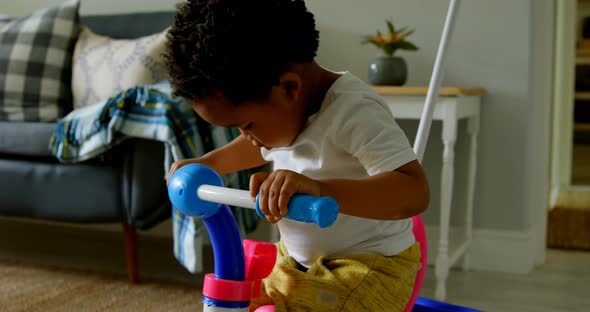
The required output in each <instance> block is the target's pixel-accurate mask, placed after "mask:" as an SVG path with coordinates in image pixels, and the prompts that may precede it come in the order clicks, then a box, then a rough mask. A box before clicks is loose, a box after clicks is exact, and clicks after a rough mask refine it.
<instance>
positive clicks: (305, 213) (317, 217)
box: [256, 195, 340, 228]
mask: <svg viewBox="0 0 590 312" xmlns="http://www.w3.org/2000/svg"><path fill="white" fill-rule="evenodd" d="M258 197H259V196H258V195H257V196H256V213H258V215H259V216H261V217H264V214H263V213H262V211H260V207H259V206H258ZM339 210H340V209H339V207H338V203H337V202H336V201H335V200H334V199H333V198H332V197H328V196H326V197H315V196H311V195H294V196H293V197H291V200H290V201H289V204H288V211H287V215H285V217H286V218H288V219H291V220H295V221H301V222H306V223H315V224H317V225H318V226H319V227H320V228H325V227H328V226H330V225H332V224H333V223H334V222H335V221H336V219H337V218H338V212H339Z"/></svg>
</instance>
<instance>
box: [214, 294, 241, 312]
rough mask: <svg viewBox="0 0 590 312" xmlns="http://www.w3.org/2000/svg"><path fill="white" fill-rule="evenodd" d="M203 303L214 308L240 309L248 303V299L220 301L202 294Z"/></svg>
mask: <svg viewBox="0 0 590 312" xmlns="http://www.w3.org/2000/svg"><path fill="white" fill-rule="evenodd" d="M203 305H205V306H209V307H216V308H224V309H228V310H227V311H229V310H231V309H235V310H240V311H241V310H242V309H245V308H247V307H248V306H249V305H250V301H222V300H215V299H211V298H207V297H205V296H203Z"/></svg>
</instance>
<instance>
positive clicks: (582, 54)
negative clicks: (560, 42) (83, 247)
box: [576, 49, 590, 65]
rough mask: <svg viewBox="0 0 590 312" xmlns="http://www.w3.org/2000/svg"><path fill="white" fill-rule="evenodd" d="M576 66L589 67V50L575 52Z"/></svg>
mask: <svg viewBox="0 0 590 312" xmlns="http://www.w3.org/2000/svg"><path fill="white" fill-rule="evenodd" d="M576 65H590V49H577V50H576Z"/></svg>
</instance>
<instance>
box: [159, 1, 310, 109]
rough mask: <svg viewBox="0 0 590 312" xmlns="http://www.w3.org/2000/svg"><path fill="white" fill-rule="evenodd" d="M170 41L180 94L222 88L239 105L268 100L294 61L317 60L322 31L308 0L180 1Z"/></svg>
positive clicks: (169, 63) (173, 74) (173, 73)
mask: <svg viewBox="0 0 590 312" xmlns="http://www.w3.org/2000/svg"><path fill="white" fill-rule="evenodd" d="M167 39H168V40H167V44H166V51H165V53H164V57H165V59H166V63H167V67H168V73H169V76H170V82H171V84H172V87H173V89H174V92H175V94H176V95H179V96H182V97H185V98H188V99H199V98H203V97H206V96H209V95H211V93H212V91H213V90H219V91H221V92H222V93H223V95H224V96H225V97H227V98H228V99H230V100H231V101H232V102H234V103H235V104H238V103H240V102H241V101H247V100H261V99H265V98H267V97H268V95H269V92H270V88H271V87H272V86H273V85H277V84H278V79H279V76H280V75H281V74H282V73H283V72H284V71H285V69H286V68H287V66H288V65H289V64H294V63H306V62H311V61H313V59H314V57H315V56H316V52H317V49H318V45H319V32H318V31H317V30H316V28H315V20H314V16H313V14H312V13H310V12H309V11H308V10H307V8H306V6H305V2H304V1H303V0H189V1H186V2H183V3H180V4H178V5H177V13H176V16H175V18H174V23H173V25H172V27H171V28H170V30H169V31H168V34H167Z"/></svg>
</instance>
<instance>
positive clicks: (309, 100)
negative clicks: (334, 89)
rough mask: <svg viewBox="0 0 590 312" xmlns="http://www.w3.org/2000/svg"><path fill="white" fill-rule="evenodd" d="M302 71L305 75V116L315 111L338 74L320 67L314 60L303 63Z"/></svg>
mask: <svg viewBox="0 0 590 312" xmlns="http://www.w3.org/2000/svg"><path fill="white" fill-rule="evenodd" d="M303 73H304V75H305V76H306V77H305V79H304V81H306V88H305V90H306V92H305V93H306V94H305V98H304V99H305V105H306V108H305V117H306V118H307V117H309V116H311V115H313V114H315V113H317V112H318V111H319V110H320V108H321V106H322V102H323V101H324V97H325V96H326V93H327V92H328V89H330V87H331V86H332V84H334V82H335V81H336V79H338V78H339V77H340V75H339V74H337V73H335V72H332V71H329V70H327V69H325V68H323V67H321V66H320V65H319V64H317V63H316V62H311V63H308V64H305V65H304V68H303Z"/></svg>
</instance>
